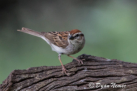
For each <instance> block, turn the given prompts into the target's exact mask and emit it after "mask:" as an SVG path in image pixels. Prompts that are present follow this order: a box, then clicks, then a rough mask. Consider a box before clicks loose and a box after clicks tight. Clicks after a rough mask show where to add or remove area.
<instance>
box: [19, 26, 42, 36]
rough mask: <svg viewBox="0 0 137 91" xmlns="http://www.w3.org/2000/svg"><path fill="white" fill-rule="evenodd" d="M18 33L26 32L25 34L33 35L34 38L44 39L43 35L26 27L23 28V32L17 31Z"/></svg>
mask: <svg viewBox="0 0 137 91" xmlns="http://www.w3.org/2000/svg"><path fill="white" fill-rule="evenodd" d="M17 31H20V32H24V33H27V34H30V35H33V36H37V37H40V38H42V37H43V34H42V33H40V32H37V31H34V30H31V29H28V28H25V27H22V29H21V30H17Z"/></svg>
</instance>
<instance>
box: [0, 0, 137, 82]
mask: <svg viewBox="0 0 137 91" xmlns="http://www.w3.org/2000/svg"><path fill="white" fill-rule="evenodd" d="M6 1H7V0H5V1H4V0H3V1H1V4H0V5H1V6H0V83H2V81H3V80H4V79H6V77H7V76H8V75H9V74H10V72H11V71H13V70H15V69H27V68H30V67H36V66H59V65H60V62H59V60H58V54H57V53H55V52H53V51H51V48H50V46H49V45H48V44H47V43H46V42H45V41H43V40H42V39H40V38H37V37H34V36H31V35H28V34H24V33H21V32H17V31H16V30H17V29H21V27H27V28H30V29H33V30H36V31H45V32H48V31H69V30H71V29H80V30H81V31H82V32H83V33H84V34H85V37H86V44H85V47H84V48H83V50H82V51H81V52H79V53H77V54H75V55H74V57H77V56H78V55H80V54H90V55H95V56H100V57H105V58H109V59H119V60H123V61H127V62H132V63H137V61H136V56H137V48H136V45H137V42H136V41H137V40H136V39H137V25H136V24H137V1H136V0H56V1H55V0H40V1H38V0H33V2H32V1H30V0H28V1H27V0H12V2H11V1H10V2H6ZM62 61H63V63H64V64H66V63H69V62H71V61H72V59H71V58H69V57H67V56H65V55H62Z"/></svg>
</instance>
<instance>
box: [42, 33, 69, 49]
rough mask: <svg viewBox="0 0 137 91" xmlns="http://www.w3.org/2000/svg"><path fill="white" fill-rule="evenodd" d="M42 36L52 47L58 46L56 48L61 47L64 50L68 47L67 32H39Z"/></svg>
mask: <svg viewBox="0 0 137 91" xmlns="http://www.w3.org/2000/svg"><path fill="white" fill-rule="evenodd" d="M41 33H43V34H44V36H45V37H46V38H47V39H48V40H50V42H51V43H53V44H54V45H56V46H58V47H62V48H65V47H67V45H68V41H67V39H68V34H69V32H68V31H66V32H47V33H44V32H41Z"/></svg>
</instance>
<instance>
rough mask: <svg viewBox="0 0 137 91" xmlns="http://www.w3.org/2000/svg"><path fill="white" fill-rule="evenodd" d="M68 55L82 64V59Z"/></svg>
mask: <svg viewBox="0 0 137 91" xmlns="http://www.w3.org/2000/svg"><path fill="white" fill-rule="evenodd" d="M68 56H69V57H71V58H73V59H75V60H77V61H78V62H79V63H81V64H83V61H82V60H80V59H77V58H74V57H72V56H70V55H68Z"/></svg>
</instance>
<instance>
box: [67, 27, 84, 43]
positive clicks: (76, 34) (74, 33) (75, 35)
mask: <svg viewBox="0 0 137 91" xmlns="http://www.w3.org/2000/svg"><path fill="white" fill-rule="evenodd" d="M68 39H69V41H70V42H71V43H72V44H74V43H83V42H84V41H85V38H84V34H83V33H82V32H81V31H80V30H78V29H73V30H71V31H70V34H69V36H68Z"/></svg>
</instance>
